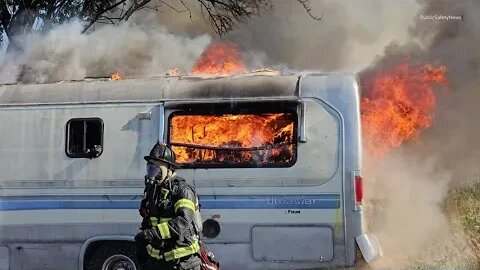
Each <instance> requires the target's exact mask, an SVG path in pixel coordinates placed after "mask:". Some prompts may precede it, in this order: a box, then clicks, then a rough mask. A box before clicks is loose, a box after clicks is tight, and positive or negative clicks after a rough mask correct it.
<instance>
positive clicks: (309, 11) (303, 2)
mask: <svg viewBox="0 0 480 270" xmlns="http://www.w3.org/2000/svg"><path fill="white" fill-rule="evenodd" d="M297 2H298V3H300V4H301V5H302V6H303V8H304V9H305V11H306V12H307V14H308V15H309V16H310V18H312V19H314V20H317V21H321V20H322V18H323V12H322V16H320V17H317V16H315V15H313V14H312V8H311V6H310V0H297Z"/></svg>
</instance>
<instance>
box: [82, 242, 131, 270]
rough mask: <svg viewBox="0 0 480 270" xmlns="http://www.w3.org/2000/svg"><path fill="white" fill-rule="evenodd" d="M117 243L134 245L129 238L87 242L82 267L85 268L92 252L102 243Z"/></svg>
mask: <svg viewBox="0 0 480 270" xmlns="http://www.w3.org/2000/svg"><path fill="white" fill-rule="evenodd" d="M118 243H124V244H126V245H132V248H133V247H134V245H135V243H134V242H132V241H129V240H97V241H94V242H91V243H90V244H88V246H87V249H86V250H85V253H84V255H83V268H84V269H85V265H86V264H87V263H88V262H89V261H90V259H91V258H92V254H93V253H94V252H95V251H96V250H97V249H98V248H99V247H101V246H104V245H113V244H118Z"/></svg>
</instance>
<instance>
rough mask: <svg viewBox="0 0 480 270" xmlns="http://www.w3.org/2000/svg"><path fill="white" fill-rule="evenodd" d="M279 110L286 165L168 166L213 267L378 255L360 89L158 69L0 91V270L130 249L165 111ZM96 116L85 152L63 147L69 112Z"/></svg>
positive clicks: (338, 78) (312, 264)
mask: <svg viewBox="0 0 480 270" xmlns="http://www.w3.org/2000/svg"><path fill="white" fill-rule="evenodd" d="M284 103H285V104H290V105H289V106H291V107H293V108H295V110H296V112H297V116H298V121H297V126H296V131H297V133H296V134H297V135H298V136H297V137H298V139H297V140H296V149H297V150H296V151H297V152H296V161H295V163H294V164H293V165H292V166H290V167H278V168H197V169H183V170H179V174H180V175H181V176H182V177H184V178H185V179H187V180H188V181H189V182H190V183H191V184H192V185H195V187H196V189H197V192H198V194H199V195H200V203H201V207H202V209H201V213H202V219H203V220H207V219H211V220H215V221H216V222H218V224H219V226H220V232H219V233H218V235H217V236H216V237H214V238H206V237H203V241H204V242H205V243H207V245H208V247H209V248H210V249H211V250H212V251H213V252H214V253H215V255H216V257H217V258H218V259H219V260H220V262H221V266H222V269H307V268H318V267H336V266H338V267H344V266H352V265H354V264H355V263H356V260H357V259H358V258H357V257H358V256H357V255H358V254H356V251H357V250H358V249H357V243H356V241H357V240H356V239H358V242H359V244H358V246H359V247H360V248H361V250H362V253H363V254H365V255H366V257H365V258H366V259H367V261H370V260H373V259H374V258H375V257H377V256H378V255H379V253H380V251H379V247H378V244H377V243H376V241H375V240H374V238H372V237H369V235H367V234H365V231H364V227H363V225H362V219H363V213H362V212H363V210H362V206H361V205H360V204H357V203H356V202H355V190H354V189H355V181H356V179H358V176H361V173H362V167H361V156H362V153H361V132H360V115H359V89H358V84H357V81H356V79H355V77H354V76H353V75H351V74H323V73H305V74H291V75H276V76H270V75H261V74H258V75H242V76H234V77H226V78H210V79H208V78H207V79H200V78H188V77H160V78H148V79H127V80H121V81H102V80H93V81H81V82H62V83H56V84H43V85H4V86H0V123H1V124H0V125H1V132H0V142H1V143H0V187H1V189H0V269H1V270H6V269H8V270H19V269H25V270H26V269H52V270H56V269H58V270H66V269H80V270H81V269H84V267H85V265H86V264H87V263H88V260H89V259H90V258H91V257H92V254H94V253H95V250H96V249H97V248H98V247H100V246H101V245H112V246H115V245H116V244H117V243H119V242H125V243H129V244H132V245H131V247H132V248H134V246H133V243H132V241H133V236H134V235H135V234H136V233H137V232H138V227H139V225H140V222H141V218H140V216H139V215H138V211H137V209H138V207H139V201H140V199H141V195H142V192H143V185H144V181H143V177H144V173H145V162H144V160H143V156H145V155H146V154H148V152H149V150H150V149H151V147H152V146H153V145H154V144H155V142H157V141H164V142H168V138H169V136H168V132H169V117H170V116H171V115H172V113H175V112H177V111H186V110H187V111H188V110H189V111H192V110H193V111H194V110H195V109H196V108H202V107H203V106H213V107H212V108H214V107H215V104H230V106H231V107H233V108H235V106H238V105H239V104H240V105H242V106H244V107H247V108H249V106H251V107H252V108H254V107H258V106H260V107H261V106H264V105H265V104H271V105H272V106H277V104H284ZM82 118H85V119H91V118H92V119H93V118H95V119H101V121H102V122H103V143H102V152H101V154H100V156H99V157H96V158H92V159H89V158H71V157H69V156H68V155H67V153H66V144H67V143H66V140H67V128H66V127H67V123H68V121H70V120H71V119H82Z"/></svg>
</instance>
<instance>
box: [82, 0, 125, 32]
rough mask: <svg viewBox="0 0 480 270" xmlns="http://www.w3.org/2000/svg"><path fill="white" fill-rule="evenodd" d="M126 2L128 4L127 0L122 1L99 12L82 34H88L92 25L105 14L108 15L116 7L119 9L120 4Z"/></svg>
mask: <svg viewBox="0 0 480 270" xmlns="http://www.w3.org/2000/svg"><path fill="white" fill-rule="evenodd" d="M125 2H126V0H121V1H120V2H117V3H115V4H113V5H111V6H109V7H108V8H106V9H103V10H101V11H99V12H98V13H97V14H96V15H95V17H94V18H93V19H92V20H91V21H90V23H89V24H88V25H86V26H85V27H84V28H83V31H82V34H84V33H85V32H87V30H88V29H89V28H90V27H92V25H93V24H94V23H95V22H96V21H97V20H98V19H99V18H100V17H101V16H103V14H104V13H106V12H108V11H110V10H112V9H114V8H116V7H118V6H119V5H120V4H122V3H125Z"/></svg>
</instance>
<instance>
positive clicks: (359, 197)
mask: <svg viewBox="0 0 480 270" xmlns="http://www.w3.org/2000/svg"><path fill="white" fill-rule="evenodd" d="M362 202H363V178H362V177H361V176H359V175H357V176H355V203H356V204H362Z"/></svg>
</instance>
